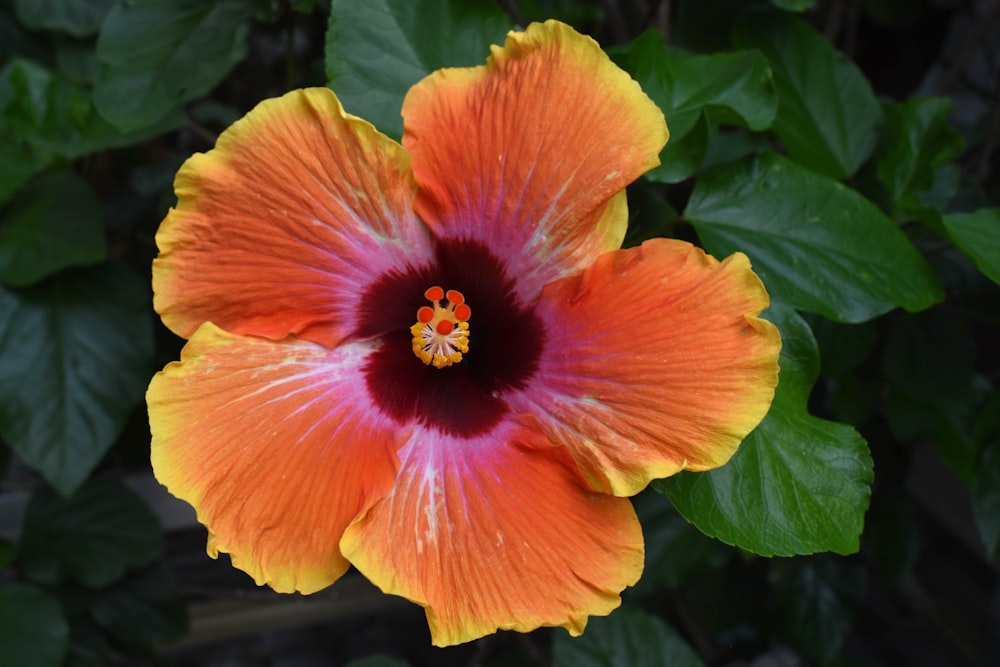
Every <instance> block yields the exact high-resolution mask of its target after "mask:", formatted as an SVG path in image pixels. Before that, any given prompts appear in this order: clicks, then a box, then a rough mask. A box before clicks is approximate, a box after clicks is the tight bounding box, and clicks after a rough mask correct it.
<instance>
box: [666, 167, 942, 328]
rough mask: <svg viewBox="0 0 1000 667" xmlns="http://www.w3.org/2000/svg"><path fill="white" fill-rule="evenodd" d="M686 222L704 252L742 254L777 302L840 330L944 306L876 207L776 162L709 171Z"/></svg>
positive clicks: (926, 270) (926, 272)
mask: <svg viewBox="0 0 1000 667" xmlns="http://www.w3.org/2000/svg"><path fill="white" fill-rule="evenodd" d="M684 217H685V218H687V219H688V220H690V221H691V223H692V224H693V225H694V227H695V229H697V231H698V236H699V238H700V239H701V241H702V243H703V244H704V245H705V247H706V248H707V249H708V250H709V252H711V253H713V254H715V255H718V256H725V255H729V254H731V253H733V252H736V251H743V252H745V253H746V254H747V255H749V256H750V259H751V260H752V261H753V263H754V269H755V270H756V271H757V272H758V273H759V274H760V276H761V278H762V279H763V280H764V283H765V284H766V285H767V287H768V290H769V291H770V292H771V294H772V296H773V297H774V298H775V300H777V301H780V302H783V303H786V304H789V305H792V306H794V307H796V308H798V309H801V310H805V311H809V312H813V313H819V314H821V315H823V316H825V317H828V318H829V319H832V320H836V321H838V322H861V321H864V320H867V319H871V318H873V317H875V316H877V315H881V314H882V313H885V312H886V311H888V310H891V309H892V308H894V307H896V306H901V307H903V308H905V309H906V310H908V311H918V310H922V309H925V308H927V307H929V306H930V305H932V304H934V303H936V302H937V301H940V300H941V299H943V298H944V292H943V291H942V289H941V287H940V286H939V285H938V283H937V279H936V278H935V276H934V273H933V271H932V270H931V267H930V266H929V265H928V264H927V262H926V261H925V260H924V258H923V256H921V254H920V253H919V252H918V251H917V250H916V248H914V246H913V244H912V243H910V241H909V239H907V238H906V236H905V235H904V234H903V233H902V232H901V231H899V229H898V228H897V227H896V226H895V225H894V224H893V223H892V221H891V220H889V219H888V218H887V217H886V216H885V215H884V214H883V213H882V212H881V211H879V210H878V208H876V207H875V205H874V204H872V203H871V202H869V201H868V200H867V199H865V198H864V197H862V196H861V195H859V194H858V193H856V192H854V191H853V190H850V189H848V188H846V187H844V186H843V185H841V184H840V183H837V182H836V181H834V180H832V179H829V178H827V177H825V176H821V175H819V174H816V173H814V172H812V171H809V170H808V169H805V168H803V167H802V166H800V165H798V164H796V163H795V162H792V161H791V160H789V159H787V158H784V157H781V156H779V155H776V154H774V153H765V154H764V155H760V156H756V157H752V158H746V159H743V160H740V161H738V162H735V163H732V164H729V165H722V166H719V167H716V168H714V169H711V170H709V171H708V172H706V173H705V174H704V175H702V177H701V178H699V179H698V182H697V184H696V185H695V189H694V192H693V193H692V194H691V199H690V200H689V201H688V206H687V210H685V212H684Z"/></svg>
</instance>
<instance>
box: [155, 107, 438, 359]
mask: <svg viewBox="0 0 1000 667" xmlns="http://www.w3.org/2000/svg"><path fill="white" fill-rule="evenodd" d="M174 189H175V191H176V193H177V199H178V202H177V206H176V207H175V208H174V209H172V210H171V211H170V213H169V214H168V216H167V218H166V220H164V222H163V224H162V225H161V227H160V230H159V232H158V233H157V235H156V242H157V245H158V247H159V249H160V254H159V257H158V258H157V259H156V261H155V262H154V263H153V287H154V293H155V297H154V306H155V308H156V310H157V312H158V313H160V315H161V317H162V318H163V321H164V323H165V324H166V325H167V326H168V327H170V329H172V330H173V331H174V332H175V333H177V334H178V335H180V336H182V337H184V338H187V337H189V336H190V335H191V334H193V333H194V331H195V329H197V328H198V326H199V325H200V324H201V323H202V322H206V321H211V322H214V323H215V324H217V325H218V326H220V327H222V328H223V329H225V330H227V331H230V332H233V333H247V334H253V335H259V336H265V337H268V338H272V339H280V338H283V337H285V336H287V335H296V336H298V337H300V338H308V339H311V340H315V341H317V342H321V343H325V344H328V345H335V344H337V343H339V342H340V341H341V340H343V339H344V338H345V337H348V336H350V334H351V332H352V331H353V330H354V328H355V327H356V326H357V316H356V305H357V301H358V297H359V295H361V294H362V293H363V292H364V290H365V288H366V287H367V286H368V285H370V284H371V283H373V282H374V281H375V280H376V279H377V278H378V277H379V276H380V275H383V274H385V273H386V272H389V271H393V270H399V269H401V268H404V267H407V266H413V265H418V264H421V263H425V262H426V261H428V259H429V258H430V256H431V241H430V237H429V235H428V233H427V229H426V228H425V227H424V225H423V224H422V223H420V222H419V221H418V220H417V219H416V217H415V216H414V214H413V197H414V194H415V186H414V183H413V178H412V174H411V172H410V168H409V156H408V155H407V154H406V152H405V151H403V149H402V148H401V147H400V146H399V145H398V144H396V143H395V142H393V141H392V140H391V139H389V138H387V137H385V136H383V135H381V134H379V133H378V132H377V131H376V130H375V128H374V127H372V125H370V124H369V123H367V122H366V121H363V120H361V119H359V118H356V117H353V116H350V115H348V114H346V113H345V112H344V110H343V108H342V107H341V105H340V102H339V101H338V100H337V98H336V96H335V95H334V94H333V92H332V91H330V90H328V89H326V88H311V89H305V90H297V91H293V92H290V93H288V94H286V95H284V96H282V97H279V98H275V99H272V100H266V101H264V102H261V103H260V104H259V105H258V106H257V107H256V108H254V109H253V110H252V111H251V112H250V113H248V114H247V115H246V116H245V117H244V118H243V119H241V120H239V121H237V122H236V123H235V124H234V125H232V126H231V127H230V128H229V129H227V130H226V131H225V132H223V133H222V135H220V137H219V140H218V142H217V144H216V146H215V148H214V149H213V150H211V151H209V152H207V153H203V154H196V155H194V156H192V157H191V158H190V159H189V160H188V161H187V162H186V163H185V164H184V165H183V166H182V167H181V169H180V171H179V172H178V173H177V177H176V180H175V182H174Z"/></svg>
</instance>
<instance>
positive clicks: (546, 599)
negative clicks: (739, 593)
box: [341, 422, 643, 646]
mask: <svg viewBox="0 0 1000 667" xmlns="http://www.w3.org/2000/svg"><path fill="white" fill-rule="evenodd" d="M400 459H401V468H400V472H399V478H398V479H397V480H396V483H395V485H394V487H393V490H392V493H391V494H390V495H389V496H388V497H387V498H386V499H384V500H383V501H382V502H380V503H378V504H377V505H375V506H374V507H373V508H372V509H371V510H369V512H368V513H367V515H365V516H364V517H363V518H361V519H359V520H358V521H357V522H355V523H354V524H352V525H351V527H350V528H348V530H347V532H346V533H345V535H344V539H343V540H342V541H341V549H342V550H343V551H344V554H345V555H346V556H347V557H348V559H350V561H351V562H352V563H353V564H354V565H355V566H356V567H357V568H358V569H359V570H360V571H361V572H362V573H363V574H364V575H365V576H366V577H368V578H369V579H370V580H371V581H372V582H374V583H375V584H376V585H377V586H379V587H380V588H382V590H384V591H385V592H387V593H393V594H396V595H402V596H404V597H406V598H408V599H410V600H413V601H414V602H417V603H418V604H421V605H423V606H424V607H425V608H426V612H427V619H428V623H429V625H430V628H431V635H432V639H433V641H434V643H435V644H436V645H439V646H447V645H451V644H456V643H460V642H465V641H469V640H471V639H475V638H477V637H480V636H482V635H485V634H489V633H492V632H494V631H495V630H497V629H498V628H500V629H509V630H518V631H522V632H526V631H529V630H533V629H535V628H537V627H540V626H564V627H566V628H567V629H568V630H569V631H570V633H571V634H574V635H578V634H580V633H581V632H583V628H584V626H585V625H586V622H587V617H588V616H591V615H606V614H608V613H610V612H611V610H613V609H614V608H616V607H617V606H618V605H619V604H620V598H619V593H620V592H621V590H622V589H623V588H625V587H626V586H629V585H631V584H633V583H635V582H636V581H637V580H638V578H639V575H640V574H641V572H642V565H643V543H642V532H641V529H640V527H639V523H638V520H637V519H636V516H635V512H634V510H633V509H632V505H631V503H630V501H628V500H627V499H624V498H617V497H614V496H611V495H606V494H601V493H595V492H593V491H592V490H590V489H589V488H587V486H586V483H585V481H584V480H583V478H582V477H581V476H580V474H579V472H578V470H577V469H576V466H575V464H574V463H573V461H572V459H571V458H570V457H569V454H568V452H567V451H566V450H565V448H562V447H553V446H552V444H551V443H549V442H548V441H547V440H545V438H544V436H542V435H541V433H540V432H538V431H537V430H535V429H533V428H529V427H522V426H519V425H517V424H515V423H513V422H507V423H505V424H504V425H502V426H501V427H499V428H498V432H497V433H494V434H491V436H488V437H485V438H477V439H471V440H467V439H456V438H452V437H448V436H443V435H441V434H440V433H438V432H435V431H433V430H423V429H421V430H418V431H415V432H414V434H413V435H412V437H411V439H410V441H409V442H408V443H407V444H406V445H404V447H403V448H402V449H401V450H400Z"/></svg>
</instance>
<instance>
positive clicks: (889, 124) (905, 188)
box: [878, 97, 963, 208]
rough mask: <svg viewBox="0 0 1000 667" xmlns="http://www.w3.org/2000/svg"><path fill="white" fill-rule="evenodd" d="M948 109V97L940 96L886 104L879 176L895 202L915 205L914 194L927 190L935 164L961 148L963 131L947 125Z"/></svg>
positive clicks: (947, 160) (949, 107) (936, 167)
mask: <svg viewBox="0 0 1000 667" xmlns="http://www.w3.org/2000/svg"><path fill="white" fill-rule="evenodd" d="M950 110H951V101H950V100H948V99H947V98H943V97H915V98H913V99H911V100H907V101H906V102H900V103H897V104H889V105H886V114H885V136H884V138H883V149H882V152H883V156H882V158H881V159H880V160H879V162H878V176H879V179H880V180H881V181H882V183H883V184H884V185H885V187H886V190H887V192H888V194H889V197H890V199H891V201H892V202H893V203H894V204H895V205H896V206H900V205H904V204H908V205H909V207H911V208H915V207H917V206H918V205H919V202H917V201H916V199H914V198H913V195H915V194H916V193H919V192H923V191H924V190H927V189H928V188H929V187H930V186H931V184H932V182H933V179H934V173H935V172H936V171H937V169H938V167H940V166H942V165H944V164H945V163H947V162H950V161H951V160H953V159H954V158H955V157H957V156H958V154H959V153H961V152H962V143H963V142H962V135H960V134H959V133H958V132H957V131H956V130H955V129H954V128H952V127H951V126H949V125H948V120H947V119H948V112H949V111H950Z"/></svg>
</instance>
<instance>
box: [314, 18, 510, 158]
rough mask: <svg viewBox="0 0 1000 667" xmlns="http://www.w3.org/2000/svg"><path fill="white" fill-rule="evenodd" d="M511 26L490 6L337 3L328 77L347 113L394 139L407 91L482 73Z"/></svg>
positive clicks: (328, 43)
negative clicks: (448, 75) (437, 75)
mask: <svg viewBox="0 0 1000 667" xmlns="http://www.w3.org/2000/svg"><path fill="white" fill-rule="evenodd" d="M512 27H513V26H512V25H511V20H510V18H508V17H507V15H506V14H504V13H503V11H501V10H500V8H499V6H498V5H496V4H495V3H492V2H463V0H336V1H335V2H334V3H333V6H332V7H331V9H330V25H329V28H328V30H327V33H326V76H327V81H328V84H327V85H329V86H330V88H332V89H333V90H334V92H336V93H337V97H339V98H340V101H341V102H342V103H343V104H344V107H345V108H346V109H347V111H349V112H351V113H353V114H356V115H358V116H361V117H362V118H364V119H365V120H367V121H369V122H371V123H373V124H374V125H375V126H376V127H378V128H379V129H380V130H382V131H383V132H385V133H387V134H389V135H392V136H394V137H396V138H399V137H400V136H402V133H403V121H402V118H401V117H400V115H399V114H400V109H401V108H402V105H403V97H404V96H405V95H406V92H407V91H408V90H409V89H410V87H411V86H412V85H413V84H415V83H416V82H417V81H419V80H420V79H422V78H424V77H425V76H426V75H428V74H430V73H431V72H433V71H434V70H436V69H440V68H442V67H467V66H472V65H482V64H483V63H484V62H485V61H486V56H487V55H489V45H490V44H503V42H504V36H505V35H506V34H507V31H508V30H510V29H511V28H512Z"/></svg>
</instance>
